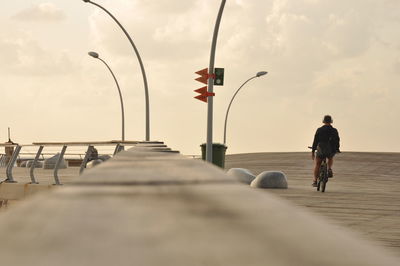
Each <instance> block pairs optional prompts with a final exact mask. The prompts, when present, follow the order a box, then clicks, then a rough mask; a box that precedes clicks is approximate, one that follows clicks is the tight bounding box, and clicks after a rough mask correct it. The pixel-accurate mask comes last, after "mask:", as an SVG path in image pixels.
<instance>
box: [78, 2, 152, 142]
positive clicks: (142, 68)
mask: <svg viewBox="0 0 400 266" xmlns="http://www.w3.org/2000/svg"><path fill="white" fill-rule="evenodd" d="M83 2H86V3H90V4H92V5H95V6H97V7H99V8H101V9H102V10H103V11H104V12H106V13H107V14H108V15H109V16H110V17H111V18H112V19H113V20H114V21H115V22H116V23H117V24H118V26H119V27H120V28H121V30H122V31H123V32H124V33H125V35H126V37H127V38H128V40H129V42H130V43H131V45H132V47H133V50H134V51H135V54H136V56H137V58H138V61H139V65H140V69H141V71H142V76H143V83H144V92H145V100H146V141H150V107H149V89H148V85H147V77H146V72H145V70H144V66H143V62H142V58H141V57H140V54H139V51H138V50H137V48H136V46H135V44H134V43H133V41H132V38H131V36H129V34H128V32H127V31H126V30H125V28H124V27H123V26H122V25H121V23H120V22H119V21H118V20H117V19H116V18H115V17H114V16H113V15H112V14H111V13H110V12H109V11H108V10H107V9H105V8H104V7H102V6H101V5H99V4H97V3H95V2H92V1H90V0H83Z"/></svg>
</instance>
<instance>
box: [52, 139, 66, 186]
mask: <svg viewBox="0 0 400 266" xmlns="http://www.w3.org/2000/svg"><path fill="white" fill-rule="evenodd" d="M66 150H67V146H66V145H64V146H63V147H62V149H61V153H60V157H58V160H57V162H56V165H55V166H54V181H55V182H56V183H55V184H54V185H62V184H61V183H60V179H59V178H58V168H60V164H61V162H62V160H63V159H64V154H65V151H66Z"/></svg>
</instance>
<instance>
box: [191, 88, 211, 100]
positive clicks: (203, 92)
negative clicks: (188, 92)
mask: <svg viewBox="0 0 400 266" xmlns="http://www.w3.org/2000/svg"><path fill="white" fill-rule="evenodd" d="M195 92H198V93H201V94H200V95H198V96H196V97H194V98H196V99H198V100H200V101H203V102H207V98H208V96H215V93H213V92H212V93H211V92H208V91H207V87H203V88H200V89H197V90H195Z"/></svg>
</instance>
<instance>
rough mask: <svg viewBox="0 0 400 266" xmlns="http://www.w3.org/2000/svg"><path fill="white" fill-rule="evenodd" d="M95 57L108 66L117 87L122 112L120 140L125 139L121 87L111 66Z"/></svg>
mask: <svg viewBox="0 0 400 266" xmlns="http://www.w3.org/2000/svg"><path fill="white" fill-rule="evenodd" d="M97 59H99V60H100V61H101V62H103V63H104V65H106V67H107V68H108V70H110V73H111V75H112V76H113V78H114V81H115V84H116V85H117V89H118V93H119V100H120V102H121V113H122V137H121V138H122V141H125V113H124V101H123V100H122V93H121V89H120V87H119V84H118V81H117V78H116V77H115V75H114V73H113V71H112V70H111V68H110V67H109V66H108V64H107V63H106V61H104V60H103V59H101V58H100V57H98V58H97Z"/></svg>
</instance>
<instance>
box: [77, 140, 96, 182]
mask: <svg viewBox="0 0 400 266" xmlns="http://www.w3.org/2000/svg"><path fill="white" fill-rule="evenodd" d="M93 148H94V147H93V146H92V145H89V146H88V148H87V151H86V154H85V157H84V158H83V160H82V163H81V167H80V168H79V174H80V175H81V174H82V173H83V170H84V169H85V168H86V165H87V162H88V161H89V158H90V156H91V155H92V151H93Z"/></svg>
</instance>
